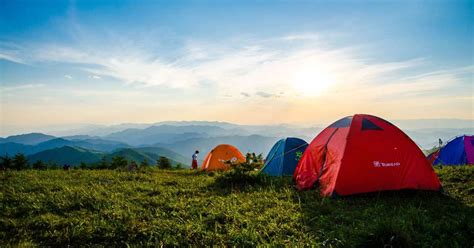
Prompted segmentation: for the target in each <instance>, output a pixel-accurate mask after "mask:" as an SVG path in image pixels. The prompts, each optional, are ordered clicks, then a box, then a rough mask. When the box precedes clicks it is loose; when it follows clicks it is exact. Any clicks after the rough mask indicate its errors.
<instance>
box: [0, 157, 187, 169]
mask: <svg viewBox="0 0 474 248" xmlns="http://www.w3.org/2000/svg"><path fill="white" fill-rule="evenodd" d="M155 166H156V167H157V168H159V169H171V168H173V166H172V164H171V161H170V160H169V159H168V158H167V157H164V156H160V157H159V159H158V160H156V162H155ZM70 167H71V165H69V164H62V165H60V164H57V163H55V162H53V161H47V162H45V161H42V160H37V161H35V162H34V163H30V161H28V158H27V157H26V156H25V155H24V154H23V153H17V154H16V155H15V156H13V157H10V156H9V155H8V154H5V155H4V156H1V157H0V170H27V169H35V170H46V169H69V168H70ZM150 167H152V165H151V164H150V162H149V161H148V160H146V159H145V160H142V161H141V162H140V163H139V164H137V162H136V161H133V160H132V161H128V160H127V159H125V157H123V156H121V155H116V156H114V157H112V159H111V160H110V161H109V160H107V158H106V157H102V159H101V160H100V161H98V162H94V163H85V162H81V163H80V164H79V165H78V166H75V167H73V168H80V169H97V170H106V169H111V170H115V169H128V170H136V169H138V168H140V169H146V168H150ZM182 167H183V165H182V164H177V165H176V167H175V168H176V169H180V168H182Z"/></svg>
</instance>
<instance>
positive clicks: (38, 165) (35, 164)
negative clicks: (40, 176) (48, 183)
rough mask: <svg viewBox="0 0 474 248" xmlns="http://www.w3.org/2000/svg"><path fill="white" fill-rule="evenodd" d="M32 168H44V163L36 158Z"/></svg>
mask: <svg viewBox="0 0 474 248" xmlns="http://www.w3.org/2000/svg"><path fill="white" fill-rule="evenodd" d="M33 169H35V170H45V169H46V164H44V163H43V161H41V160H38V161H36V162H35V163H34V164H33Z"/></svg>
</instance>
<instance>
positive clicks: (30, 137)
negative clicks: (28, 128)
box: [0, 133, 56, 145]
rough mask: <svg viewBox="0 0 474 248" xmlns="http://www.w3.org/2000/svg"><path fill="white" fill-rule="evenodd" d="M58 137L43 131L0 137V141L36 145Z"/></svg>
mask: <svg viewBox="0 0 474 248" xmlns="http://www.w3.org/2000/svg"><path fill="white" fill-rule="evenodd" d="M55 138H56V137H54V136H51V135H46V134H42V133H28V134H20V135H13V136H9V137H7V138H2V139H0V143H17V144H23V145H36V144H39V143H42V142H45V141H48V140H52V139H55Z"/></svg>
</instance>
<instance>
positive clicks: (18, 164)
mask: <svg viewBox="0 0 474 248" xmlns="http://www.w3.org/2000/svg"><path fill="white" fill-rule="evenodd" d="M12 162H13V168H14V169H16V170H24V169H28V159H27V158H26V156H25V155H24V154H23V153H18V154H16V155H15V157H13V161H12Z"/></svg>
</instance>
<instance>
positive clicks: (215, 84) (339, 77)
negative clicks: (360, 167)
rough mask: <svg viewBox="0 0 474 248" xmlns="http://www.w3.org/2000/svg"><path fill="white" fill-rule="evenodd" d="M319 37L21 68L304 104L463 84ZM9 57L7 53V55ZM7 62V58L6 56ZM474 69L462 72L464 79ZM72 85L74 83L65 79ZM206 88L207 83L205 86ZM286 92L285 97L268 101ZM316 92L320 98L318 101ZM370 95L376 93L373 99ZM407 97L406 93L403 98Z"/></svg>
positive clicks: (69, 52)
mask: <svg viewBox="0 0 474 248" xmlns="http://www.w3.org/2000/svg"><path fill="white" fill-rule="evenodd" d="M321 39H323V37H322V36H321V35H320V34H317V33H303V34H292V35H287V36H282V37H277V38H275V39H271V40H258V39H253V40H252V39H250V40H249V39H247V40H238V39H236V40H231V41H229V42H222V43H218V44H216V43H212V42H203V41H200V42H192V41H189V42H187V43H186V45H185V46H184V47H182V48H178V50H180V49H181V50H180V51H181V52H180V53H177V54H178V55H176V56H174V57H173V58H170V57H165V56H160V53H159V52H157V51H153V50H149V49H147V48H146V46H145V47H144V46H130V44H133V43H129V42H123V44H118V45H117V46H115V47H114V46H112V47H110V48H108V49H98V48H97V47H95V46H94V44H92V43H90V44H89V43H87V42H84V41H83V42H81V45H80V46H79V45H76V46H74V45H69V46H65V45H60V44H45V45H41V44H37V45H28V46H25V49H27V51H26V50H25V49H23V51H22V50H21V48H16V49H17V50H18V49H19V50H20V52H18V54H26V53H28V52H29V54H30V56H24V58H22V57H21V56H20V57H19V58H17V59H16V60H19V61H28V60H29V61H28V62H31V63H42V62H60V63H67V64H70V65H71V66H75V67H77V68H79V69H81V70H84V71H86V72H88V73H90V76H89V78H91V79H101V78H102V77H111V78H116V79H118V80H120V81H122V82H125V83H127V84H136V85H140V86H145V87H146V86H165V87H169V88H178V89H194V88H199V87H212V88H213V89H214V90H215V91H216V93H217V94H221V95H223V94H226V95H227V94H228V93H227V92H229V90H230V91H233V92H242V93H241V94H240V95H241V96H245V97H250V96H251V95H250V94H249V93H247V92H256V93H255V95H256V96H260V97H263V98H269V97H271V96H285V97H292V96H293V97H296V96H298V97H305V96H307V97H308V96H309V97H312V96H315V95H321V94H323V93H324V94H336V95H339V96H341V95H343V94H345V93H344V92H348V93H349V94H350V92H360V95H364V96H368V97H370V95H369V94H374V91H377V94H376V95H378V96H380V95H389V94H395V93H397V94H398V93H400V94H402V93H403V94H405V95H407V96H408V95H416V94H418V93H417V92H421V91H426V90H433V91H440V90H442V89H445V88H449V87H452V86H453V85H454V84H459V83H460V82H462V80H463V78H462V77H459V76H458V75H460V74H462V73H465V72H462V70H461V69H459V68H456V69H445V70H442V71H438V72H433V71H429V70H428V71H426V70H423V67H424V66H425V65H426V64H427V63H428V62H427V60H426V59H423V58H414V59H409V60H402V61H392V62H374V61H373V60H372V59H371V58H368V57H365V56H364V55H363V54H364V53H363V51H360V50H359V48H356V47H343V48H333V47H327V46H324V45H321V42H320V41H321ZM2 54H3V53H2ZM5 54H7V53H5ZM466 70H468V71H472V69H469V68H467V69H464V71H466ZM64 77H65V78H67V79H72V77H71V76H70V75H65V76H64ZM203 82H205V83H203ZM267 89H272V90H271V91H272V92H284V93H285V94H275V93H269V92H268V90H267ZM315 92H316V94H315ZM370 92H372V93H370ZM404 92H406V93H404Z"/></svg>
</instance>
